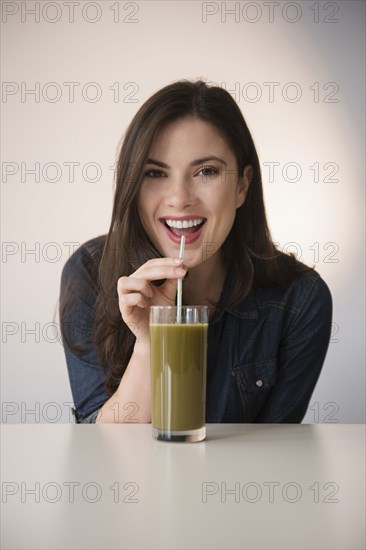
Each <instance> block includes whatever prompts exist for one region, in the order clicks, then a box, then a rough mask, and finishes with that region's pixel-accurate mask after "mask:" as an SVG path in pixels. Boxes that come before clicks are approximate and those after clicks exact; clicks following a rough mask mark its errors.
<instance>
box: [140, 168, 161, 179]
mask: <svg viewBox="0 0 366 550" xmlns="http://www.w3.org/2000/svg"><path fill="white" fill-rule="evenodd" d="M144 177H145V178H153V179H156V178H163V177H165V175H164V173H163V172H162V171H161V170H147V171H146V172H145V173H144Z"/></svg>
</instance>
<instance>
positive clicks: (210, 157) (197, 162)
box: [146, 155, 227, 168]
mask: <svg viewBox="0 0 366 550" xmlns="http://www.w3.org/2000/svg"><path fill="white" fill-rule="evenodd" d="M210 160H217V161H218V162H222V163H223V164H225V165H226V166H227V162H225V161H224V160H223V159H220V158H219V157H216V156H215V155H210V156H208V157H203V158H200V159H196V160H193V161H192V162H191V166H197V165H198V164H202V163H204V162H208V161H210ZM146 164H156V166H160V167H161V168H169V166H168V165H167V164H165V162H161V161H160V160H155V159H151V158H149V159H147V161H146Z"/></svg>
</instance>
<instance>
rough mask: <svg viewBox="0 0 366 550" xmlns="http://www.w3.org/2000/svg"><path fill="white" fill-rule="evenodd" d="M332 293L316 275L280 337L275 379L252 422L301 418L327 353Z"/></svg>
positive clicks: (289, 421)
mask: <svg viewBox="0 0 366 550" xmlns="http://www.w3.org/2000/svg"><path fill="white" fill-rule="evenodd" d="M331 326H332V297H331V293H330V291H329V288H328V286H327V285H326V284H325V282H324V281H323V280H322V279H321V278H320V277H319V278H318V279H316V281H315V282H314V284H313V286H312V288H311V289H310V291H309V293H308V295H307V297H306V299H305V300H304V303H303V307H302V309H301V311H300V312H299V313H298V315H297V316H296V317H295V319H294V320H293V322H292V323H291V325H290V326H289V328H288V330H287V333H286V335H285V336H284V338H283V340H282V341H281V345H280V349H279V355H278V376H277V380H276V383H275V385H274V387H273V389H272V391H271V393H270V394H269V397H268V399H267V401H266V403H265V405H264V407H263V408H262V410H261V412H260V413H259V414H258V416H257V417H256V418H255V420H254V422H263V423H267V422H268V423H270V422H284V423H285V422H288V423H298V422H301V421H302V419H303V418H304V416H305V414H306V410H307V407H308V405H309V401H310V398H311V395H312V393H313V391H314V388H315V385H316V383H317V381H318V378H319V375H320V372H321V369H322V366H323V363H324V359H325V356H326V353H327V349H328V345H329V340H330V335H331Z"/></svg>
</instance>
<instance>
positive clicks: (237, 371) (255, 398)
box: [231, 359, 277, 422]
mask: <svg viewBox="0 0 366 550" xmlns="http://www.w3.org/2000/svg"><path fill="white" fill-rule="evenodd" d="M231 372H232V375H233V377H234V378H235V381H236V384H237V387H238V390H239V394H240V398H241V401H242V406H243V410H244V417H245V420H244V422H255V418H256V416H257V415H258V414H259V413H260V411H261V409H262V407H263V406H264V404H265V402H266V400H267V397H268V395H269V392H270V390H271V389H272V387H273V386H274V384H275V382H276V378H277V364H276V360H275V359H266V360H262V361H252V362H248V363H241V364H240V365H237V366H235V367H233V368H232V369H231Z"/></svg>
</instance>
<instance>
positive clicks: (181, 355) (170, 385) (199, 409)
mask: <svg viewBox="0 0 366 550" xmlns="http://www.w3.org/2000/svg"><path fill="white" fill-rule="evenodd" d="M207 330H208V324H207V323H193V324H183V323H182V324H151V325H150V340H151V399H152V425H153V427H154V428H158V429H161V430H166V431H187V430H195V429H199V428H202V427H203V426H204V425H205V401H206V354H207Z"/></svg>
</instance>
